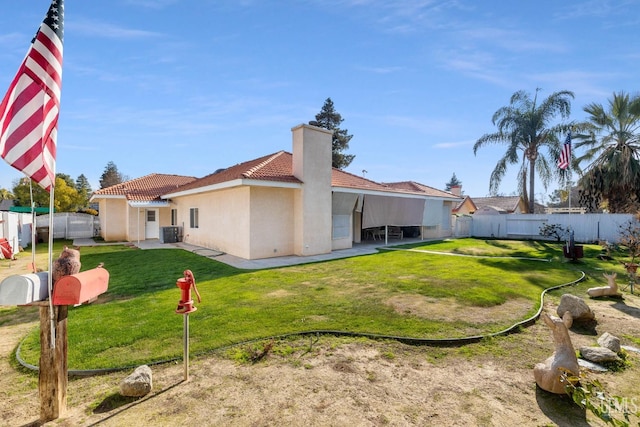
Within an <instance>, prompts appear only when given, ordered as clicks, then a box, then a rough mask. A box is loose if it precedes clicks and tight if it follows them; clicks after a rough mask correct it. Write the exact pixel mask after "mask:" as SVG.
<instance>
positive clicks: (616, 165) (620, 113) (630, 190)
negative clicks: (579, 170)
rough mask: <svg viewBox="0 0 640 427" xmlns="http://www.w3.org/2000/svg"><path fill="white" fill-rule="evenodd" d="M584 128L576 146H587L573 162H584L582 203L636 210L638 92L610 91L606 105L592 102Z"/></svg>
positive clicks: (639, 193)
mask: <svg viewBox="0 0 640 427" xmlns="http://www.w3.org/2000/svg"><path fill="white" fill-rule="evenodd" d="M583 110H584V111H585V112H586V113H587V114H589V117H588V119H587V120H588V122H587V123H586V127H585V128H586V129H587V130H588V131H589V132H588V133H586V134H583V135H577V136H576V138H577V139H578V138H579V139H580V140H581V141H580V142H578V143H577V144H576V149H578V148H586V151H585V152H584V154H583V155H582V156H580V157H578V158H576V162H578V163H583V162H586V163H587V166H586V167H585V168H583V169H584V173H583V175H582V177H581V178H580V187H581V197H580V200H581V204H583V205H584V206H586V207H587V208H588V209H589V210H590V211H593V210H595V209H597V208H599V207H600V204H601V203H602V202H603V201H606V202H607V205H608V209H609V211H610V212H614V213H615V212H628V213H635V212H637V211H638V209H639V208H640V134H639V132H640V95H635V96H629V94H627V93H624V92H619V93H615V92H614V93H613V98H611V99H609V106H608V109H607V110H605V108H604V107H603V106H602V104H597V103H591V104H589V105H587V106H586V107H584V108H583Z"/></svg>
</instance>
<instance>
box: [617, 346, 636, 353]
mask: <svg viewBox="0 0 640 427" xmlns="http://www.w3.org/2000/svg"><path fill="white" fill-rule="evenodd" d="M620 347H621V348H623V349H624V350H627V351H633V352H634V353H640V348H638V347H634V346H632V345H621V346H620Z"/></svg>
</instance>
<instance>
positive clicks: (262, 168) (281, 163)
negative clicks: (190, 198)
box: [167, 151, 300, 193]
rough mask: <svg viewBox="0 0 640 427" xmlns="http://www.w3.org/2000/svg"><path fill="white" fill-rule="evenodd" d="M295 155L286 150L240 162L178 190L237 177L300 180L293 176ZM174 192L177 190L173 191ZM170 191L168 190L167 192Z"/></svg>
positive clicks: (264, 179) (287, 180)
mask: <svg viewBox="0 0 640 427" xmlns="http://www.w3.org/2000/svg"><path fill="white" fill-rule="evenodd" d="M292 164H293V156H292V155H291V154H290V153H287V152H286V151H278V152H277V153H274V154H269V155H267V156H263V157H259V158H257V159H254V160H249V161H248V162H243V163H239V164H237V165H235V166H231V167H229V168H226V169H222V170H219V171H216V172H214V173H212V174H210V175H207V176H205V177H204V178H200V179H197V180H195V181H193V182H190V183H188V184H186V185H183V186H182V187H180V189H179V190H178V191H186V190H193V189H195V188H201V187H208V186H210V185H215V184H221V183H223V182H227V181H233V180H236V179H256V180H263V181H277V182H293V183H300V180H299V179H298V178H296V177H295V176H293V172H292ZM171 192H172V193H173V192H175V191H171ZM167 193H168V192H167Z"/></svg>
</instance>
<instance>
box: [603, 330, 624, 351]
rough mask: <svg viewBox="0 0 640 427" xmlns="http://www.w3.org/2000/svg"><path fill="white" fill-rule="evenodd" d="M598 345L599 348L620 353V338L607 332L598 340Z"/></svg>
mask: <svg viewBox="0 0 640 427" xmlns="http://www.w3.org/2000/svg"><path fill="white" fill-rule="evenodd" d="M598 345H599V346H600V347H604V348H608V349H609V350H611V351H613V352H614V353H620V338H618V337H616V336H615V335H611V334H610V333H609V332H605V333H604V334H602V335H601V336H600V338H598Z"/></svg>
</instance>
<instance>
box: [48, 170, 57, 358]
mask: <svg viewBox="0 0 640 427" xmlns="http://www.w3.org/2000/svg"><path fill="white" fill-rule="evenodd" d="M54 168H55V166H54ZM53 176H54V177H55V176H56V174H55V171H54V173H53ZM54 182H55V178H54ZM53 191H54V184H53V183H51V187H49V242H48V248H49V251H48V252H49V261H48V266H49V274H48V275H47V278H48V279H47V280H48V283H47V284H48V289H49V321H50V322H51V348H52V349H53V348H56V322H55V316H54V312H53Z"/></svg>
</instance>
